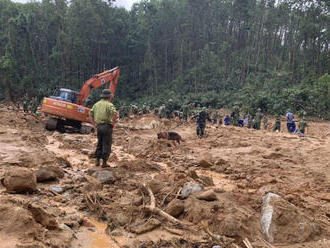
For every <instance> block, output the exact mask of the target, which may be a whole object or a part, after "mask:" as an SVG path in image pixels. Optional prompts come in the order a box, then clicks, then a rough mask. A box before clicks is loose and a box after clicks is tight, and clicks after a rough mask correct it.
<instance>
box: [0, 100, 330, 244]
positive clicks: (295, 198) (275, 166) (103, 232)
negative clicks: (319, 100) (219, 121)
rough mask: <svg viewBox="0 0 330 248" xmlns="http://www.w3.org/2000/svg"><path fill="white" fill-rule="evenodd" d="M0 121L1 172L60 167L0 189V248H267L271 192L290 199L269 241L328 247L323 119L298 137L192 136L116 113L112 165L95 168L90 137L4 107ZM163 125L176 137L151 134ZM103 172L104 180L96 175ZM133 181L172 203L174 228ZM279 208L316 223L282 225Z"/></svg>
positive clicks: (212, 132)
mask: <svg viewBox="0 0 330 248" xmlns="http://www.w3.org/2000/svg"><path fill="white" fill-rule="evenodd" d="M0 119H1V123H0V130H1V131H0V177H2V176H3V174H4V173H5V171H6V170H10V169H11V168H14V167H26V168H29V169H31V170H33V171H35V170H37V169H38V168H40V167H47V166H59V167H61V168H62V169H63V171H64V177H63V178H61V179H59V180H57V181H52V182H45V183H38V191H37V192H36V193H34V194H31V195H18V194H9V193H7V192H6V191H5V188H3V187H1V188H0V202H1V207H0V208H1V211H0V213H1V214H0V240H1V247H6V248H7V247H8V248H9V247H25V248H27V247H63V248H64V247H73V248H78V247H81V248H85V247H86V248H87V247H89V248H99V247H100V248H103V247H212V246H213V245H221V246H222V247H245V245H244V243H243V240H244V239H246V238H247V239H248V240H249V241H250V242H251V244H252V245H253V247H271V246H270V245H269V244H267V243H266V242H265V241H263V240H266V237H265V236H264V235H263V233H262V229H261V225H260V218H261V207H262V201H263V200H262V199H263V197H264V196H265V195H266V194H267V193H269V192H272V193H275V194H278V195H279V196H280V197H281V198H283V201H284V202H287V204H290V205H285V204H284V205H281V208H279V210H277V211H276V214H278V215H277V216H276V218H277V220H279V221H278V222H277V224H278V225H280V226H279V228H278V230H281V231H283V232H285V233H282V234H281V233H276V240H277V242H276V240H275V243H274V244H273V245H274V247H278V245H279V246H280V247H288V248H289V247H290V248H298V247H322V248H323V247H330V243H329V240H330V162H329V161H330V135H329V133H328V132H329V130H328V126H329V123H326V122H313V123H310V125H309V127H310V129H309V135H307V136H306V137H298V136H294V135H290V134H287V133H285V132H283V133H273V132H270V131H265V130H262V131H255V130H249V129H244V128H235V127H216V126H212V125H210V124H208V127H207V129H206V137H205V138H203V139H198V138H197V137H196V135H195V125H194V124H193V123H190V124H184V125H183V124H180V123H179V122H177V121H174V120H173V121H167V120H159V119H158V118H156V117H154V116H152V115H147V116H141V117H136V118H132V119H126V120H122V121H121V122H120V124H119V125H118V126H117V127H116V128H115V131H114V145H113V153H112V156H111V158H110V165H111V168H109V169H107V170H103V169H101V168H95V167H94V166H93V162H94V161H93V160H92V159H91V158H90V156H91V154H92V153H93V150H94V149H95V145H96V137H95V135H94V134H90V135H80V134H68V133H66V134H59V133H56V132H55V133H51V132H47V131H45V130H44V129H43V123H44V119H43V118H42V117H33V116H31V115H26V114H24V113H22V112H21V111H16V110H15V109H14V108H11V107H5V106H2V107H0ZM167 130H171V131H175V132H178V133H179V134H180V135H181V136H182V137H183V138H184V140H185V142H183V143H181V144H180V145H177V144H175V143H174V142H172V141H167V140H158V139H157V135H156V134H157V132H159V131H167ZM201 160H203V161H204V162H201ZM105 174H106V175H108V176H109V178H108V181H107V182H104V183H102V182H101V181H100V180H103V179H104V178H100V177H99V176H97V175H105ZM187 183H194V184H199V185H200V186H202V187H203V188H204V191H206V190H213V192H214V193H215V196H216V200H214V201H206V200H200V199H198V198H197V196H196V194H193V195H190V196H188V197H187V198H185V199H183V198H182V196H181V195H180V190H181V189H182V188H183V187H185V185H186V184H187ZM54 185H56V186H59V187H60V188H61V189H62V192H60V193H58V192H55V191H54V190H52V189H53V188H52V186H54ZM143 185H145V186H146V187H147V188H150V189H151V190H152V192H153V194H154V196H155V204H156V206H157V207H158V208H160V209H162V210H167V211H168V208H167V207H168V205H169V203H171V202H172V204H171V205H175V204H173V203H174V201H173V200H175V199H177V200H176V202H178V203H179V204H178V205H180V206H174V208H176V207H177V208H178V209H179V210H178V209H175V211H176V213H178V216H177V219H178V220H180V221H181V222H182V223H183V225H178V224H173V223H172V222H170V221H169V220H168V219H166V218H164V217H162V216H160V215H158V214H153V213H151V212H150V211H148V210H146V208H145V206H149V205H150V203H151V202H150V196H149V193H148V191H147V190H146V188H145V186H143ZM178 199H179V200H178ZM287 206H288V208H291V207H290V206H294V208H293V209H294V214H295V216H304V219H307V220H309V221H310V222H311V223H313V227H314V226H315V230H314V229H313V230H310V229H306V230H297V231H295V230H287V229H285V228H290V225H291V224H292V222H295V219H292V218H290V215H288V213H289V210H288V209H287ZM172 207H173V206H172ZM180 209H181V210H182V211H181V210H180ZM290 211H291V210H290ZM281 216H282V217H281ZM298 224H299V223H298ZM291 226H292V225H291ZM293 226H294V225H293ZM298 226H299V225H298ZM288 232H289V233H290V235H287V233H288ZM297 237H299V238H297ZM302 237H303V238H302ZM284 239H285V240H284Z"/></svg>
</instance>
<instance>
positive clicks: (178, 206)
mask: <svg viewBox="0 0 330 248" xmlns="http://www.w3.org/2000/svg"><path fill="white" fill-rule="evenodd" d="M183 211H184V202H183V201H181V200H178V199H174V200H172V201H171V202H170V203H169V204H168V205H167V206H166V208H165V212H166V213H168V214H169V215H172V216H173V217H179V216H180V215H181V214H182V213H183Z"/></svg>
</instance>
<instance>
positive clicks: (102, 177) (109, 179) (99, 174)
mask: <svg viewBox="0 0 330 248" xmlns="http://www.w3.org/2000/svg"><path fill="white" fill-rule="evenodd" d="M92 177H94V178H96V179H97V180H98V181H100V182H101V183H104V184H105V183H114V182H115V180H116V178H115V177H114V175H113V173H112V172H111V171H110V170H98V171H95V172H94V173H93V174H92Z"/></svg>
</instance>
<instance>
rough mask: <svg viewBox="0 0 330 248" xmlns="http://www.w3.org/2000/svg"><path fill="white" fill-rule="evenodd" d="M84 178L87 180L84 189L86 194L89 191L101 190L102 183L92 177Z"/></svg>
mask: <svg viewBox="0 0 330 248" xmlns="http://www.w3.org/2000/svg"><path fill="white" fill-rule="evenodd" d="M84 178H85V179H86V180H87V184H86V185H85V187H84V190H85V191H87V192H90V191H99V190H102V189H103V185H102V183H101V182H100V181H99V180H97V179H96V178H94V177H91V176H88V175H85V176H84Z"/></svg>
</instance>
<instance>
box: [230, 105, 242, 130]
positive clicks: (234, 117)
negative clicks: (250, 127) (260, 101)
mask: <svg viewBox="0 0 330 248" xmlns="http://www.w3.org/2000/svg"><path fill="white" fill-rule="evenodd" d="M239 115H240V113H239V106H238V105H235V106H234V108H233V112H232V113H231V115H230V117H231V120H232V124H233V125H234V126H238V122H239V118H240V116H239Z"/></svg>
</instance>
